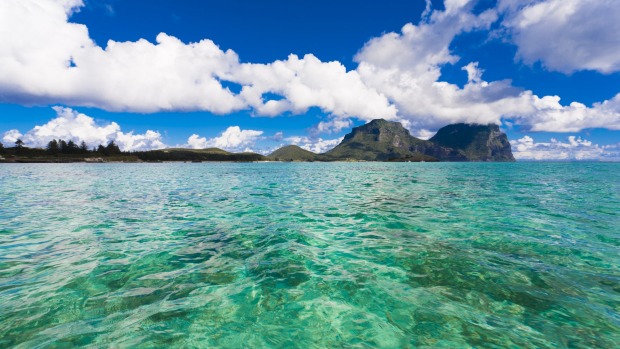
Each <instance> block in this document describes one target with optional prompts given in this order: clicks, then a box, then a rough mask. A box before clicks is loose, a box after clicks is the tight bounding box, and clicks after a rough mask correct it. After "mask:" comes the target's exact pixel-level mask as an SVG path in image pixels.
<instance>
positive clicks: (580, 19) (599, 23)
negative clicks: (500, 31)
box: [499, 0, 620, 73]
mask: <svg viewBox="0 0 620 349" xmlns="http://www.w3.org/2000/svg"><path fill="white" fill-rule="evenodd" d="M499 9H500V10H501V11H502V12H504V13H505V17H506V18H505V19H504V20H503V22H502V24H503V26H504V27H506V28H507V29H508V32H509V33H510V34H511V39H512V41H513V42H514V43H515V44H516V45H517V47H518V56H519V57H520V58H521V59H523V60H524V61H525V62H526V63H529V64H532V63H534V62H536V61H541V62H542V63H543V65H544V66H545V67H547V68H549V69H551V70H556V71H560V72H564V73H572V72H575V71H578V70H595V71H599V72H601V73H612V72H618V71H620V35H618V33H620V21H618V18H620V1H617V0H529V1H523V0H501V1H500V4H499Z"/></svg>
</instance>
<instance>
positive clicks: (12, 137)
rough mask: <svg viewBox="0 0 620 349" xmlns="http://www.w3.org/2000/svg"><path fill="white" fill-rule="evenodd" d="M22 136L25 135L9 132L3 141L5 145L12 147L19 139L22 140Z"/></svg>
mask: <svg viewBox="0 0 620 349" xmlns="http://www.w3.org/2000/svg"><path fill="white" fill-rule="evenodd" d="M22 136H23V135H22V134H21V132H19V131H18V130H8V131H6V132H5V133H4V136H3V137H2V141H3V142H4V143H5V145H7V146H10V147H11V146H13V145H14V144H15V142H16V141H17V140H18V139H20V138H22Z"/></svg>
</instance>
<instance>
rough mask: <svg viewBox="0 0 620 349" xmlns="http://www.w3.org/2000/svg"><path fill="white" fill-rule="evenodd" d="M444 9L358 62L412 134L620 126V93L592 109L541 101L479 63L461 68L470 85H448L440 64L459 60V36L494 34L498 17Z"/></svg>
mask: <svg viewBox="0 0 620 349" xmlns="http://www.w3.org/2000/svg"><path fill="white" fill-rule="evenodd" d="M445 5H446V6H445V7H446V9H445V11H433V12H432V13H431V14H430V16H429V17H428V18H427V19H423V20H422V21H421V22H420V23H419V24H417V25H414V24H411V23H410V24H407V25H405V26H404V27H403V28H402V30H401V32H400V33H386V34H384V35H382V36H380V37H377V38H374V39H372V40H370V41H369V42H368V43H366V45H365V46H364V47H363V48H362V50H361V51H360V52H359V53H358V54H357V56H356V57H355V58H356V61H357V62H358V63H359V66H358V68H357V71H358V72H359V74H360V76H361V78H362V80H363V81H364V83H365V84H366V85H368V86H369V87H372V88H374V89H376V90H377V91H381V92H382V93H383V94H385V95H386V96H387V97H388V99H389V100H390V101H391V102H393V103H394V104H395V105H396V107H397V109H398V110H399V118H400V119H401V121H403V124H405V125H408V127H409V128H410V129H412V130H419V129H427V130H429V129H430V130H433V129H434V130H436V129H437V128H439V127H441V126H443V125H446V124H448V123H454V122H470V123H481V124H486V123H495V124H501V123H502V121H503V120H507V119H510V120H512V121H514V123H516V124H519V125H522V126H524V128H525V129H529V130H532V131H550V132H576V131H579V130H582V129H584V128H594V127H604V128H608V129H620V103H619V101H620V94H618V95H616V96H615V97H614V98H612V99H611V100H609V101H603V102H599V103H594V104H593V105H592V106H590V107H588V106H586V105H584V104H581V103H578V102H573V103H571V104H569V105H562V104H561V103H560V97H558V96H543V97H539V96H537V95H535V94H534V93H533V92H532V91H528V90H523V89H520V88H516V87H514V86H513V85H512V83H511V81H508V80H503V81H491V82H488V81H485V80H484V79H483V72H484V70H483V68H482V67H480V66H479V63H477V62H469V63H467V64H465V65H464V66H462V69H463V70H464V71H465V72H466V73H467V76H468V82H467V83H466V84H465V86H464V87H462V88H461V87H459V86H458V85H455V84H451V83H448V82H445V81H441V80H440V77H441V67H442V66H444V65H446V64H457V63H458V61H459V57H458V56H456V55H455V54H454V53H452V52H451V51H450V44H451V43H452V41H453V40H454V38H455V36H457V35H459V34H461V33H465V32H469V31H474V30H482V29H488V28H489V26H490V25H491V24H492V23H494V22H496V21H497V19H498V13H497V11H496V10H495V9H490V10H487V11H485V12H482V13H481V14H478V15H474V14H473V13H472V8H473V6H474V5H475V1H468V0H446V1H445ZM501 9H505V7H501Z"/></svg>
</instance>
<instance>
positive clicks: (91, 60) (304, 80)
mask: <svg viewBox="0 0 620 349" xmlns="http://www.w3.org/2000/svg"><path fill="white" fill-rule="evenodd" d="M82 5H83V3H82V1H79V0H63V1H59V0H6V1H2V2H0V34H3V35H1V36H0V37H2V43H1V45H0V101H8V102H20V103H24V104H47V103H61V104H65V105H82V106H93V107H99V108H103V109H106V110H110V111H134V112H156V111H162V110H205V111H210V112H213V113H218V114H226V113H231V112H234V111H238V110H242V109H247V108H253V111H254V112H255V114H257V115H264V116H274V115H279V114H281V113H284V112H287V111H290V112H294V113H303V112H305V111H306V110H307V109H308V108H310V107H319V108H321V109H322V110H324V111H325V112H327V113H334V114H337V115H342V116H353V115H355V116H358V115H362V116H363V117H366V118H371V115H375V116H379V117H386V118H389V117H394V116H395V115H396V109H395V108H394V106H392V105H390V103H389V101H388V100H387V99H386V98H385V96H383V95H381V94H380V93H378V92H377V91H374V90H372V89H369V88H368V87H366V86H365V85H364V84H363V83H362V82H361V80H360V78H359V76H358V74H357V72H355V71H349V72H347V70H346V68H345V67H344V66H343V65H342V64H341V63H339V62H322V61H320V60H319V59H318V58H316V57H314V56H313V55H311V54H309V55H306V56H304V57H303V58H299V57H297V56H295V55H291V56H290V57H288V59H287V60H283V61H276V62H273V63H271V64H241V63H240V62H239V58H238V56H237V54H236V53H235V52H234V51H232V50H226V51H224V50H222V49H220V48H219V47H218V46H217V45H216V44H215V43H214V42H213V41H211V40H202V41H200V42H197V43H189V44H186V43H183V42H181V41H180V40H179V39H177V38H175V37H172V36H169V35H167V34H165V33H161V34H159V35H158V36H157V37H156V38H155V43H151V42H149V41H147V40H145V39H140V40H138V41H135V42H116V41H113V40H110V41H108V42H107V44H106V46H105V47H100V46H98V45H97V44H96V43H95V42H93V40H92V39H91V38H90V37H89V35H88V29H87V28H86V26H84V25H81V24H76V23H71V22H69V21H68V18H69V16H70V14H71V13H72V12H73V11H75V10H77V9H79V8H80V7H81V6H82ZM222 81H230V82H234V83H238V84H242V85H243V89H242V92H241V93H240V94H238V95H237V94H234V93H232V92H231V91H230V90H229V89H228V88H225V87H223V86H222ZM266 93H275V94H280V95H282V96H283V97H284V99H282V100H272V99H265V98H263V95H264V94H266Z"/></svg>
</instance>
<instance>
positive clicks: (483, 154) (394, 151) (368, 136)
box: [0, 119, 515, 163]
mask: <svg viewBox="0 0 620 349" xmlns="http://www.w3.org/2000/svg"><path fill="white" fill-rule="evenodd" d="M168 161H185V162H203V161H229V162H256V161H296V162H312V161H323V162H329V161H386V162H387V161H389V162H419V161H426V162H436V161H504V162H505V161H515V158H514V156H513V155H512V151H511V148H510V142H508V138H507V137H506V134H504V133H503V132H501V131H500V129H499V126H497V125H493V124H489V125H477V124H462V123H461V124H451V125H448V126H445V127H443V128H441V129H439V131H437V134H435V135H434V136H433V137H432V138H431V139H429V140H427V141H426V140H422V139H419V138H416V137H413V136H412V135H411V134H410V133H409V131H408V130H407V129H406V128H404V127H403V126H402V125H401V124H400V123H399V122H393V121H386V120H383V119H376V120H372V121H370V122H369V123H367V124H365V125H362V126H359V127H354V128H353V129H352V130H351V132H350V133H349V134H347V135H346V136H345V137H344V139H343V140H342V142H341V143H340V144H338V145H337V146H336V147H335V148H333V149H332V150H329V151H327V152H325V153H323V154H316V153H313V152H310V151H308V150H305V149H302V148H300V147H298V146H296V145H287V146H284V147H282V148H280V149H278V150H276V151H274V152H273V153H271V154H269V155H267V156H264V155H261V154H257V153H252V152H244V153H232V152H228V151H225V150H222V149H219V148H207V149H185V148H168V149H161V150H150V151H137V152H122V151H121V150H120V149H119V148H118V146H117V145H116V144H114V142H110V143H109V144H108V145H107V146H103V145H100V146H99V147H97V148H94V149H88V147H87V146H86V144H84V143H82V144H80V145H77V144H75V143H74V142H72V141H69V142H65V141H64V140H53V141H51V142H49V143H48V145H47V147H46V149H41V148H27V147H24V146H23V143H21V144H20V141H18V142H16V144H15V146H14V147H6V148H5V147H0V162H5V163H6V162H24V163H25V162H41V163H57V162H168Z"/></svg>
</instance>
